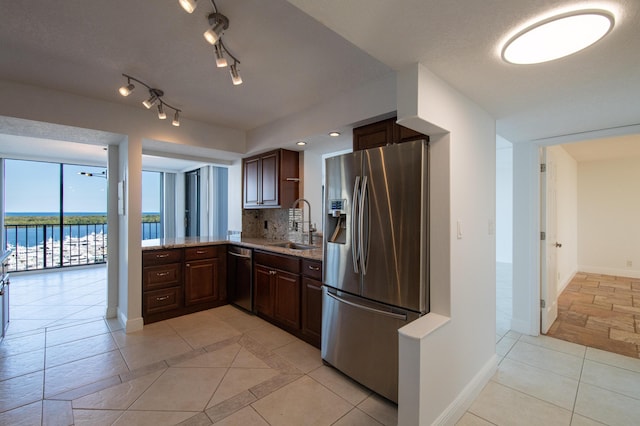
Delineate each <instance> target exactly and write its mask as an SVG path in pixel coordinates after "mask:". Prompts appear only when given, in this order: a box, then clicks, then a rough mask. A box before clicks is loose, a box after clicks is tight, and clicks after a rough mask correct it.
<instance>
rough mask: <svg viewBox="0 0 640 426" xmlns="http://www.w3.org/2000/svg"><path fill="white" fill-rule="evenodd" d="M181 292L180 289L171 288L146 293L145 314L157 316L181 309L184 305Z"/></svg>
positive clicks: (144, 297)
mask: <svg viewBox="0 0 640 426" xmlns="http://www.w3.org/2000/svg"><path fill="white" fill-rule="evenodd" d="M180 290H181V288H180V287H170V288H165V289H162V290H155V291H145V292H144V293H143V294H142V297H143V300H142V304H143V305H142V306H143V314H155V313H158V312H165V311H171V310H174V309H178V308H180V306H181V305H182V303H181V291H180Z"/></svg>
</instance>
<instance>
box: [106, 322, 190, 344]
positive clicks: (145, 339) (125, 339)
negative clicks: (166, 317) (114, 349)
mask: <svg viewBox="0 0 640 426" xmlns="http://www.w3.org/2000/svg"><path fill="white" fill-rule="evenodd" d="M112 334H113V338H114V339H115V341H116V344H117V345H118V347H119V348H121V349H122V348H125V347H130V346H136V345H147V344H149V343H153V342H157V341H158V340H162V339H164V338H166V337H175V336H177V335H178V333H176V331H175V330H174V329H173V328H171V327H170V326H169V324H167V323H166V322H164V321H162V322H156V323H153V324H148V325H145V326H144V328H143V329H142V330H140V331H135V332H132V333H126V332H125V331H124V330H117V331H114V332H113V333H112Z"/></svg>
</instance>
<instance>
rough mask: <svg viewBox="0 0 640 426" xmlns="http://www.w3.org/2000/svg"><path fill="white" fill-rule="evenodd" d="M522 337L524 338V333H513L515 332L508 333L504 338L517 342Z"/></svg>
mask: <svg viewBox="0 0 640 426" xmlns="http://www.w3.org/2000/svg"><path fill="white" fill-rule="evenodd" d="M521 336H522V333H518V332H517V331H513V330H509V331H507V333H506V334H505V335H504V337H508V338H510V339H516V340H518V339H519V338H520V337H521Z"/></svg>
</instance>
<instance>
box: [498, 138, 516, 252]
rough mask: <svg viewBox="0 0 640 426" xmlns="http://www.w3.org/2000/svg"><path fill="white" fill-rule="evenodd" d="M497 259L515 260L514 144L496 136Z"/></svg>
mask: <svg viewBox="0 0 640 426" xmlns="http://www.w3.org/2000/svg"><path fill="white" fill-rule="evenodd" d="M496 261H497V262H505V263H511V262H512V261H513V145H511V142H509V141H508V140H506V139H504V138H503V137H501V136H497V137H496Z"/></svg>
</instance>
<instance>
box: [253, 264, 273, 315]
mask: <svg viewBox="0 0 640 426" xmlns="http://www.w3.org/2000/svg"><path fill="white" fill-rule="evenodd" d="M272 276H273V274H272V273H271V268H269V267H267V266H262V265H256V266H255V268H254V300H253V306H254V307H255V310H256V312H259V313H261V314H264V315H266V316H268V317H272V316H273V283H272V279H271V277H272Z"/></svg>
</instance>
